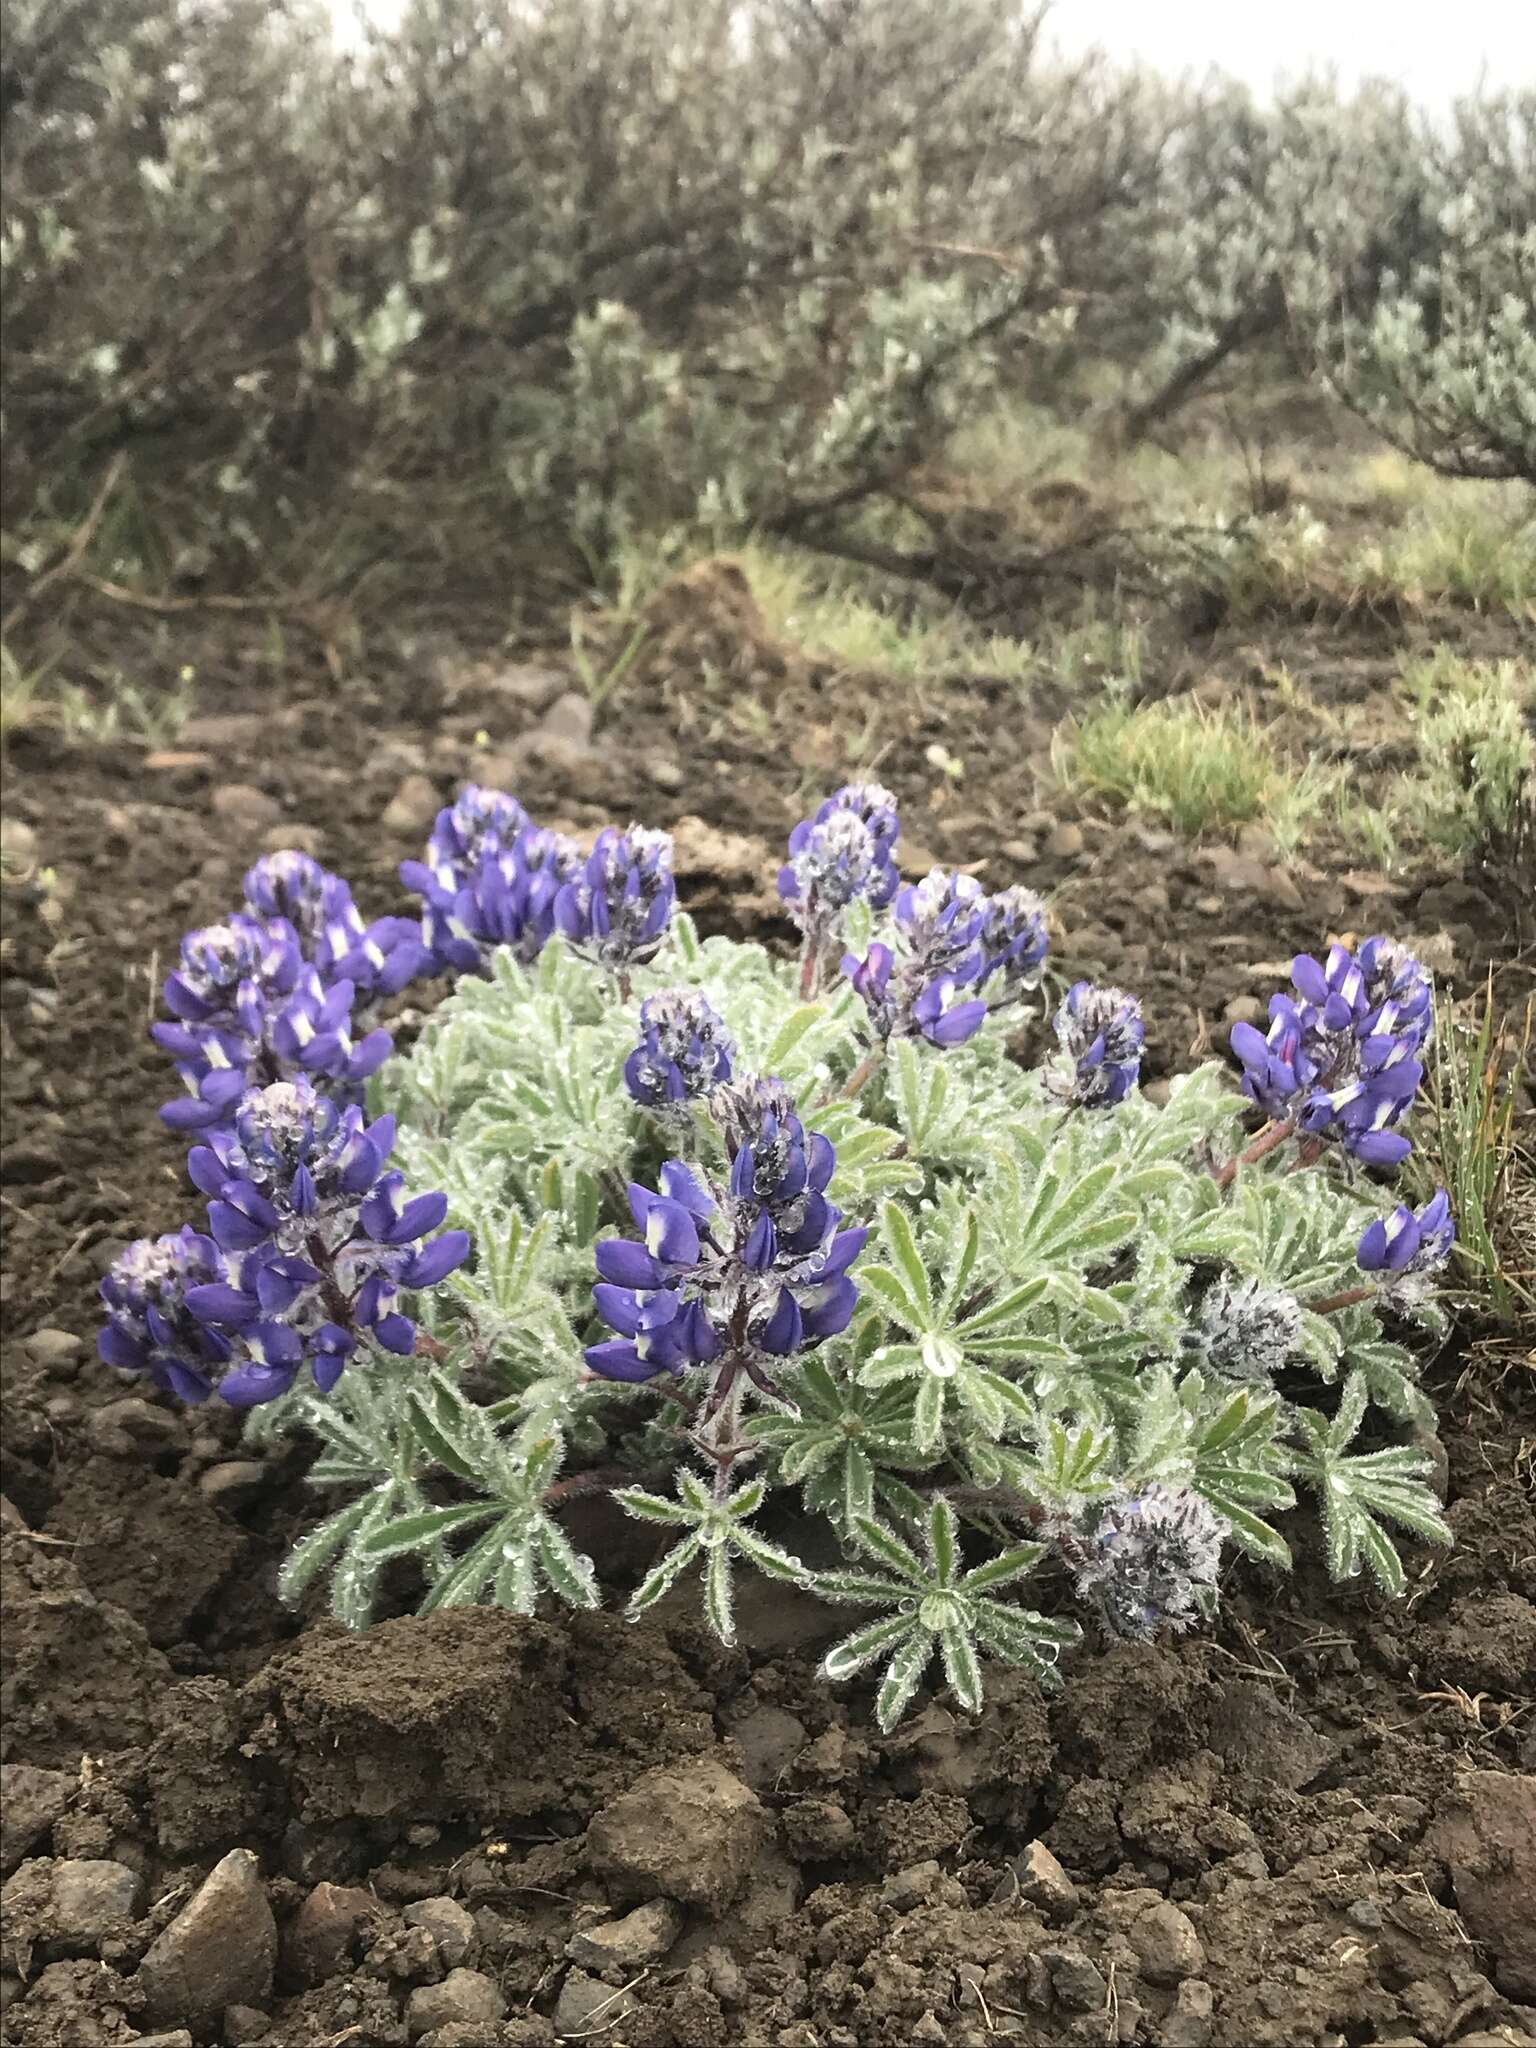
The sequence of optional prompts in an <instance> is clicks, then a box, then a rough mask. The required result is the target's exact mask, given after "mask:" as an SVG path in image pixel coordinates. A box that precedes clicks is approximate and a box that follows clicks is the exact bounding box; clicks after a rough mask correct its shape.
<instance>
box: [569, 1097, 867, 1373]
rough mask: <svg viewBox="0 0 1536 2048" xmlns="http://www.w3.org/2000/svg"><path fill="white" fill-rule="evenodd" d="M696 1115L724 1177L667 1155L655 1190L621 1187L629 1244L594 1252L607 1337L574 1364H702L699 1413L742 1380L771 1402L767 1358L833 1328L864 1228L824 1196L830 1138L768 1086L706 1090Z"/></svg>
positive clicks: (841, 1323) (610, 1242) (641, 1368)
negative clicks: (704, 1390)
mask: <svg viewBox="0 0 1536 2048" xmlns="http://www.w3.org/2000/svg"><path fill="white" fill-rule="evenodd" d="M710 1113H711V1115H712V1116H714V1118H715V1120H716V1122H717V1123H718V1124H719V1126H720V1130H721V1134H722V1136H723V1138H724V1140H725V1145H726V1151H727V1154H728V1156H729V1159H730V1170H729V1173H728V1175H727V1178H726V1180H725V1181H724V1182H723V1183H722V1184H720V1185H711V1184H709V1183H707V1182H706V1181H705V1180H704V1179H703V1178H702V1177H701V1176H700V1175H699V1174H698V1173H697V1172H696V1171H695V1170H694V1169H693V1168H691V1167H689V1166H687V1165H685V1164H684V1163H683V1161H681V1160H678V1159H671V1160H668V1161H667V1163H666V1165H665V1166H663V1168H662V1170H661V1178H660V1184H659V1187H658V1189H657V1190H656V1191H654V1192H653V1191H652V1190H651V1189H649V1188H644V1187H639V1186H633V1185H632V1186H631V1188H630V1191H629V1196H630V1207H631V1211H632V1213H633V1215H634V1218H635V1222H636V1223H637V1224H638V1225H639V1227H640V1230H641V1232H642V1233H643V1241H642V1242H641V1243H638V1244H637V1243H635V1242H634V1241H633V1240H632V1239H629V1238H606V1239H604V1240H603V1241H602V1242H600V1243H599V1244H598V1246H597V1248H596V1258H597V1270H598V1274H599V1284H598V1286H597V1287H596V1288H595V1289H594V1292H593V1299H594V1301H595V1303H596V1305H597V1309H598V1313H599V1314H600V1315H601V1316H602V1318H603V1320H604V1321H605V1322H606V1323H607V1324H608V1325H609V1327H610V1328H611V1329H613V1330H615V1331H617V1332H618V1335H617V1337H615V1338H613V1339H611V1340H609V1341H607V1342H604V1343H600V1344H594V1345H591V1346H590V1347H589V1348H588V1350H587V1354H586V1358H587V1364H588V1365H589V1366H590V1368H591V1369H592V1371H593V1372H595V1373H597V1374H599V1375H600V1376H601V1377H603V1378H605V1379H617V1380H646V1379H652V1378H654V1377H655V1376H656V1374H657V1373H661V1372H670V1373H674V1374H681V1373H683V1372H686V1371H688V1370H689V1369H691V1368H696V1367H701V1366H706V1367H712V1368H715V1383H714V1389H713V1393H712V1395H711V1399H710V1408H711V1410H713V1409H714V1408H717V1407H718V1406H719V1405H720V1403H721V1402H723V1401H724V1400H725V1399H726V1397H727V1396H728V1395H729V1393H730V1392H731V1390H732V1388H733V1387H734V1386H735V1385H736V1383H737V1381H738V1379H739V1378H740V1376H741V1375H743V1374H745V1376H746V1377H747V1378H748V1379H749V1380H750V1381H751V1382H752V1383H753V1384H754V1385H755V1386H756V1387H757V1388H758V1390H759V1391H760V1392H762V1393H764V1394H766V1395H768V1396H769V1397H770V1398H778V1395H777V1389H776V1388H775V1387H774V1384H773V1381H772V1379H771V1378H770V1377H769V1361H770V1360H772V1359H774V1358H783V1357H787V1356H789V1355H790V1354H792V1353H794V1352H798V1351H801V1350H804V1349H806V1348H808V1347H809V1346H811V1345H814V1344H819V1343H820V1342H822V1340H823V1339H824V1338H827V1337H831V1336H835V1335H836V1334H837V1333H838V1331H840V1330H844V1329H846V1328H847V1326H848V1322H849V1320H850V1318H851V1317H852V1314H853V1309H854V1304H855V1302H856V1301H857V1299H858V1289H857V1287H856V1286H855V1285H854V1282H853V1281H852V1279H851V1278H850V1277H849V1273H848V1269H849V1267H850V1266H851V1265H852V1264H853V1262H854V1260H855V1259H856V1258H857V1257H858V1255H859V1253H860V1252H861V1251H862V1250H863V1248H864V1241H865V1238H866V1237H867V1236H868V1232H867V1231H865V1230H862V1229H850V1230H843V1229H841V1228H840V1225H841V1223H842V1213H841V1211H840V1210H838V1209H836V1208H834V1207H833V1205H832V1204H831V1203H830V1202H829V1201H828V1199H827V1195H826V1188H827V1184H828V1182H829V1181H830V1180H831V1178H832V1171H833V1167H834V1165H835V1164H836V1156H835V1154H834V1152H833V1149H832V1146H831V1144H830V1143H829V1142H828V1140H827V1139H826V1138H824V1137H822V1136H821V1135H820V1134H819V1133H812V1134H808V1133H807V1132H806V1130H805V1127H804V1125H803V1124H802V1123H801V1121H800V1119H799V1117H798V1116H797V1115H796V1114H795V1112H794V1107H793V1104H792V1102H791V1100H790V1098H789V1096H788V1094H787V1093H786V1091H785V1090H784V1089H783V1087H782V1086H781V1085H780V1084H779V1083H778V1082H776V1081H766V1080H759V1079H756V1078H751V1079H748V1080H745V1081H742V1082H738V1083H729V1084H726V1085H724V1086H722V1087H720V1088H717V1089H716V1090H715V1092H714V1094H713V1095H712V1096H711V1097H710Z"/></svg>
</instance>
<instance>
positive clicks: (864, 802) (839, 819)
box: [779, 782, 901, 951]
mask: <svg viewBox="0 0 1536 2048" xmlns="http://www.w3.org/2000/svg"><path fill="white" fill-rule="evenodd" d="M900 834H901V824H900V821H899V819H898V818H897V816H896V800H895V798H894V797H893V796H892V795H891V793H890V791H889V790H888V789H882V788H881V786H880V785H879V784H878V783H874V782H850V783H847V784H846V785H845V786H844V787H843V788H842V789H840V790H838V791H837V792H836V794H835V795H833V796H829V797H828V798H827V800H826V801H825V803H823V804H822V805H821V807H820V808H819V809H818V810H817V812H816V813H815V815H814V816H813V817H810V818H806V819H803V820H802V821H801V823H800V824H798V825H797V826H796V827H795V829H794V831H793V832H791V833H790V835H789V860H788V861H787V862H786V864H785V865H784V866H783V867H782V868H780V870H779V895H780V896H781V897H782V898H783V900H784V902H785V903H786V904H787V905H788V906H789V909H790V913H791V915H792V916H793V917H794V920H795V922H796V923H797V924H798V925H799V927H800V929H801V930H802V931H803V932H804V933H805V935H806V940H807V943H808V944H809V945H810V946H811V947H812V948H813V949H814V950H816V951H819V950H820V949H821V947H822V946H824V945H825V944H826V942H827V941H828V939H829V938H830V937H831V936H832V935H833V934H834V933H835V932H836V930H837V927H838V923H839V921H840V919H841V917H842V914H843V912H844V911H845V910H846V909H847V908H848V906H849V904H850V903H854V902H859V901H864V902H868V903H869V904H870V905H871V906H872V907H873V908H874V909H876V910H883V909H884V908H885V906H886V904H887V903H889V902H890V900H891V898H892V897H893V896H894V895H895V893H896V888H897V883H898V880H899V877H898V874H897V871H896V863H895V861H894V859H893V858H892V849H893V848H894V846H895V844H896V841H897V839H898V838H899V837H900Z"/></svg>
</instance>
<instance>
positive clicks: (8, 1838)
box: [0, 1764, 80, 1877]
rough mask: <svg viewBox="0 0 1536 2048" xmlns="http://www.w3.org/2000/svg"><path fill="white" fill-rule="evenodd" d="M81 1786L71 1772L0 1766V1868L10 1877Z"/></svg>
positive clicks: (29, 1766)
mask: <svg viewBox="0 0 1536 2048" xmlns="http://www.w3.org/2000/svg"><path fill="white" fill-rule="evenodd" d="M79 1782H80V1781H79V1779H78V1778H76V1777H75V1776H74V1774H73V1772H70V1771H43V1770H39V1769H38V1768H37V1766H36V1765H35V1764H0V1868H3V1870H4V1872H5V1875H6V1876H7V1877H9V1876H10V1874H11V1872H12V1871H13V1870H14V1869H15V1868H16V1866H17V1864H18V1863H19V1862H20V1861H21V1859H22V1858H23V1857H24V1856H30V1855H31V1853H32V1851H33V1849H34V1848H35V1847H36V1845H37V1844H38V1843H39V1842H40V1841H41V1840H42V1838H43V1836H44V1835H46V1834H47V1832H48V1830H49V1829H50V1828H51V1827H52V1826H53V1824H54V1822H55V1821H56V1820H57V1819H58V1818H59V1816H60V1815H61V1814H62V1813H63V1812H64V1810H65V1808H66V1807H67V1806H68V1805H69V1802H70V1800H71V1799H73V1798H74V1796H75V1793H76V1791H77V1790H78V1788H79Z"/></svg>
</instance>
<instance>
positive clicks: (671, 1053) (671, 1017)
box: [624, 988, 736, 1111]
mask: <svg viewBox="0 0 1536 2048" xmlns="http://www.w3.org/2000/svg"><path fill="white" fill-rule="evenodd" d="M735 1057H736V1045H735V1041H734V1040H733V1039H732V1037H731V1035H730V1033H729V1032H728V1031H727V1030H726V1028H725V1020H724V1019H723V1018H722V1017H721V1016H720V1014H719V1012H718V1011H717V1010H716V1009H715V1008H714V1007H713V1005H712V1004H711V1003H710V1002H709V1001H708V999H707V998H706V997H705V996H703V995H701V994H700V993H699V992H698V991H697V990H696V989H687V988H678V989H664V990H663V991H662V992H661V993H660V994H659V995H654V996H648V997H647V998H646V1000H645V1001H644V1002H643V1003H642V1004H641V1005H640V1043H639V1044H638V1045H637V1046H636V1047H635V1049H634V1051H633V1052H632V1053H631V1054H630V1055H629V1058H628V1059H627V1060H626V1061H625V1062H624V1085H625V1087H626V1088H627V1089H628V1090H629V1092H630V1094H631V1095H632V1096H633V1097H634V1099H635V1100H636V1102H638V1103H640V1104H641V1105H642V1107H644V1108H646V1109H653V1110H662V1111H666V1110H675V1109H677V1108H678V1107H679V1106H680V1105H682V1104H686V1103H689V1102H694V1101H697V1100H698V1099H699V1098H700V1097H701V1096H705V1095H707V1094H708V1093H709V1091H710V1090H711V1089H712V1088H714V1087H717V1086H718V1085H719V1083H721V1082H722V1081H729V1080H730V1078H731V1063H732V1061H733V1060H734V1059H735Z"/></svg>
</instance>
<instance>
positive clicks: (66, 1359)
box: [21, 1330, 85, 1378]
mask: <svg viewBox="0 0 1536 2048" xmlns="http://www.w3.org/2000/svg"><path fill="white" fill-rule="evenodd" d="M21 1348H22V1350H23V1351H24V1352H25V1353H26V1354H27V1356H28V1358H30V1359H31V1361H32V1363H33V1364H34V1365H40V1366H41V1367H42V1368H43V1370H44V1371H45V1372H52V1373H53V1374H54V1376H55V1377H56V1378H63V1377H65V1375H63V1374H62V1373H60V1372H59V1371H58V1368H59V1367H60V1366H68V1365H75V1364H78V1362H79V1360H80V1357H81V1355H82V1353H83V1352H84V1350H85V1339H84V1338H83V1337H77V1336H76V1335H75V1334H74V1332H73V1331H72V1330H34V1331H33V1332H32V1334H31V1336H30V1337H27V1338H25V1339H24V1340H23V1342H22V1347H21Z"/></svg>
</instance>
